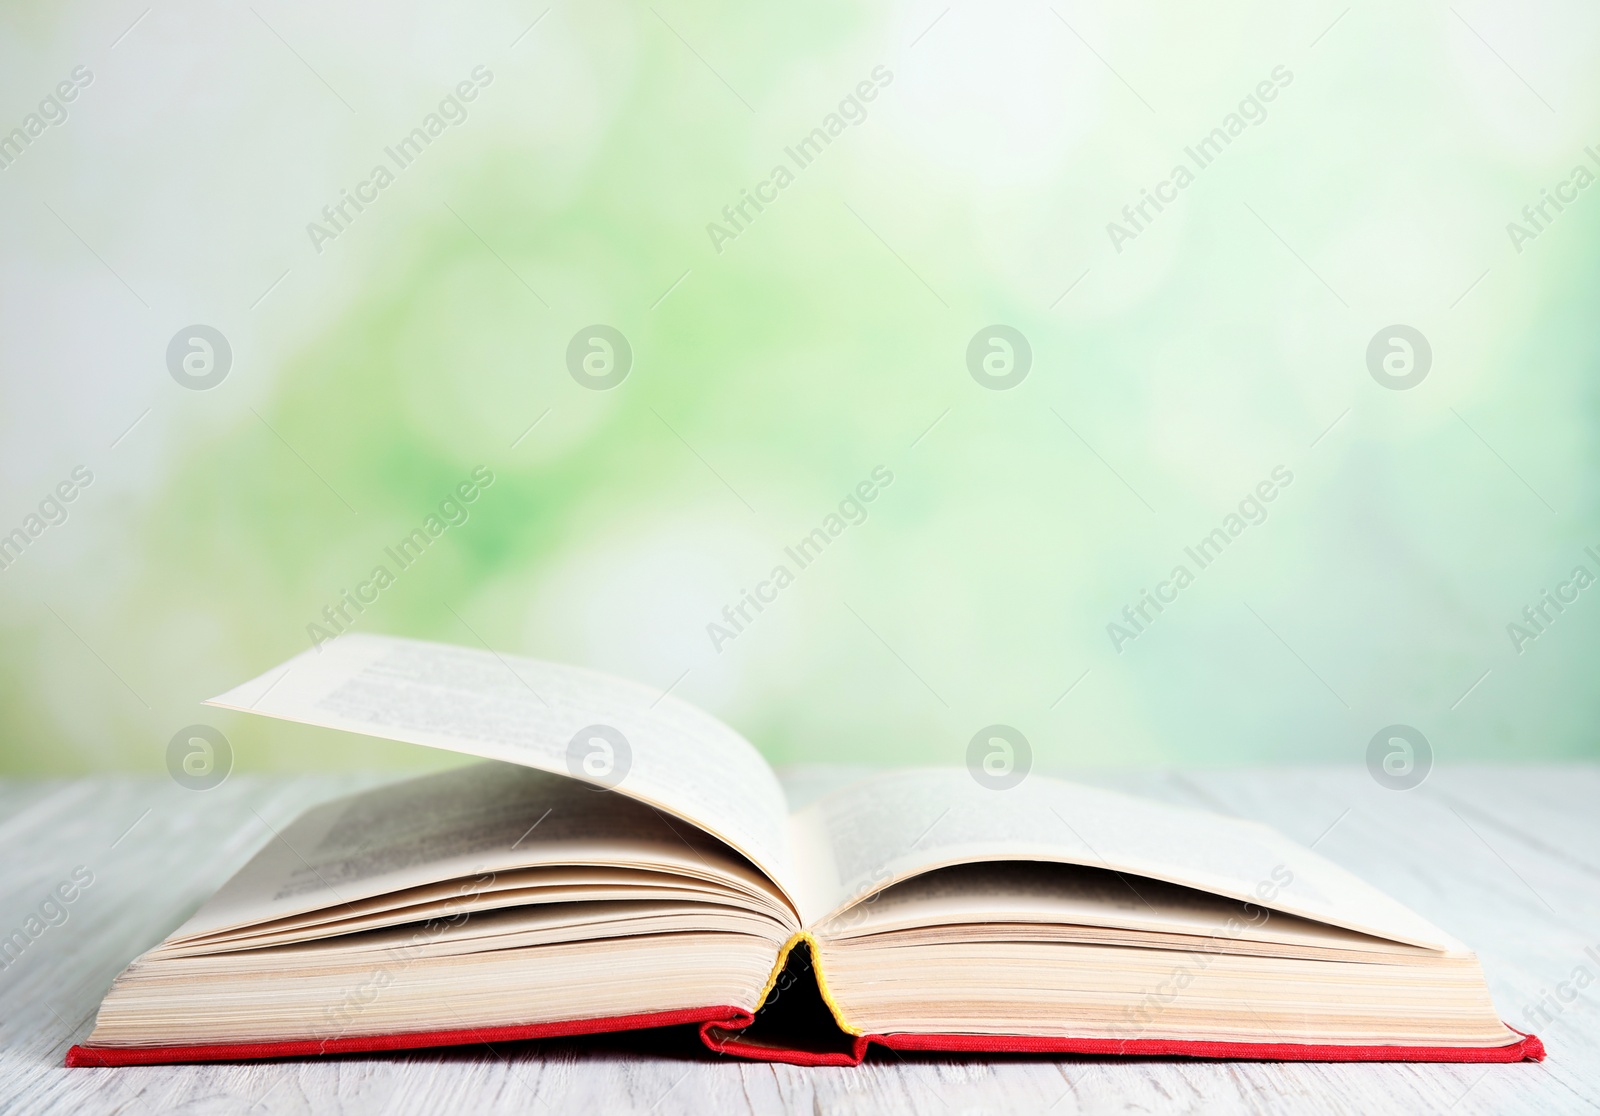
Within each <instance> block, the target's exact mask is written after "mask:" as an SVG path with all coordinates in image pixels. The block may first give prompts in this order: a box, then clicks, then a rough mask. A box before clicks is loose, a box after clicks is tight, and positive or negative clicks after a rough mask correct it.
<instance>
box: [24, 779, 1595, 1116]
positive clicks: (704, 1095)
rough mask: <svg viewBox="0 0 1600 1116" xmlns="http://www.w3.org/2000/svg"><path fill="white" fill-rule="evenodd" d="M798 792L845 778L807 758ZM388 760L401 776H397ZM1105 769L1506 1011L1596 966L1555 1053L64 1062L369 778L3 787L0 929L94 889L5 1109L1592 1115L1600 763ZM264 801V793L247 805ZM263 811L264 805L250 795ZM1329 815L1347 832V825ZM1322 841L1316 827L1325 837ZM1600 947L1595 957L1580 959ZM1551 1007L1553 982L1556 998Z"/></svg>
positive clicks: (48, 951) (75, 908) (676, 1038)
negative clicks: (107, 1002)
mask: <svg viewBox="0 0 1600 1116" xmlns="http://www.w3.org/2000/svg"><path fill="white" fill-rule="evenodd" d="M790 775H791V778H792V784H791V785H793V786H794V787H795V789H796V790H797V791H801V792H802V793H803V789H802V788H805V787H815V786H819V785H821V784H822V783H824V782H827V781H829V780H830V779H831V778H833V775H834V773H830V772H818V771H810V772H807V771H803V770H802V771H796V772H791V773H790ZM392 777H393V776H384V778H392ZM1078 777H1079V778H1081V779H1082V780H1083V781H1085V782H1093V783H1098V784H1100V785H1104V786H1111V787H1116V788H1118V789H1122V790H1129V791H1133V792H1136V793H1142V794H1146V795H1149V796H1151V797H1156V798H1161V799H1166V800H1169V801H1173V802H1179V803H1184V804H1188V805H1195V806H1202V807H1206V808H1209V809H1213V810H1218V811H1222V812H1226V813H1232V814H1238V815H1241V816H1244V817H1248V818H1253V819H1256V820H1260V821H1264V822H1267V823H1269V824H1271V825H1274V826H1276V827H1278V828H1279V829H1280V830H1282V831H1283V832H1285V833H1287V834H1289V835H1290V836H1291V837H1294V838H1296V839H1297V840H1300V841H1301V842H1303V843H1306V844H1310V843H1312V842H1314V841H1315V842H1317V850H1318V851H1319V852H1321V853H1323V854H1325V855H1327V856H1328V857H1330V858H1331V859H1333V860H1335V861H1338V862H1340V863H1342V864H1344V865H1345V866H1346V867H1348V868H1350V869H1351V870H1353V871H1355V872H1356V873H1358V874H1359V875H1361V876H1363V877H1364V878H1366V879H1368V880H1369V881H1371V882H1372V883H1374V884H1376V885H1377V886H1379V887H1381V888H1383V889H1385V890H1387V891H1389V892H1390V893H1391V894H1394V895H1396V896H1398V897H1400V898H1401V899H1402V900H1404V901H1405V902H1407V903H1408V904H1409V905H1411V906H1413V907H1415V908H1416V909H1417V910H1418V911H1420V912H1421V913H1422V914H1423V915H1425V916H1426V917H1428V918H1430V919H1432V920H1433V921H1434V922H1436V923H1438V924H1439V925H1440V926H1442V927H1444V928H1445V929H1446V930H1448V931H1450V932H1452V933H1454V934H1455V935H1456V936H1457V937H1459V938H1461V939H1462V940H1464V941H1466V942H1467V943H1469V944H1470V945H1472V946H1473V947H1474V948H1475V949H1476V950H1477V951H1478V953H1479V956H1480V957H1481V958H1482V960H1483V965H1484V968H1485V970H1486V972H1487V974H1488V977H1489V984H1490V988H1491V990H1492V992H1493V995H1494V998H1495V1003H1496V1005H1497V1006H1498V1007H1499V1009H1500V1013H1501V1016H1502V1018H1504V1019H1505V1020H1506V1021H1507V1022H1509V1023H1511V1024H1512V1025H1514V1026H1517V1027H1520V1028H1522V1029H1524V1030H1527V1029H1529V1017H1528V1014H1527V1013H1528V1009H1529V1008H1531V1007H1532V1006H1533V1005H1534V1004H1535V1003H1536V1001H1537V1000H1538V998H1539V997H1540V996H1541V994H1542V993H1544V992H1546V991H1550V992H1552V993H1553V992H1555V991H1556V990H1557V989H1558V984H1559V982H1561V981H1563V980H1567V979H1568V978H1569V977H1571V976H1572V974H1573V972H1574V970H1575V969H1576V968H1578V967H1579V966H1584V967H1586V969H1587V971H1588V972H1589V974H1590V975H1591V976H1593V977H1594V978H1595V983H1593V984H1592V985H1590V986H1589V987H1587V988H1586V989H1584V990H1582V991H1581V992H1577V989H1576V987H1575V986H1571V985H1569V986H1568V987H1567V989H1566V991H1568V992H1575V993H1576V996H1575V998H1574V999H1573V1000H1572V1001H1571V1002H1570V1003H1567V1004H1564V1005H1559V1006H1560V1010H1559V1012H1558V1013H1556V1014H1555V1018H1554V1020H1553V1022H1550V1023H1548V1024H1545V1023H1540V1024H1539V1025H1538V1027H1537V1030H1538V1033H1539V1034H1540V1037H1541V1038H1543V1040H1544V1041H1545V1044H1546V1046H1547V1047H1548V1049H1549V1054H1550V1056H1549V1059H1548V1060H1547V1061H1545V1062H1544V1063H1542V1064H1537V1065H1535V1064H1531V1063H1524V1064H1520V1065H1496V1066H1471V1065H1388V1064H1380V1065H1309V1064H1298V1065H1285V1064H1252V1063H1243V1062H1198V1061H1191V1060H1181V1059H1146V1060H1133V1061H1116V1060H1112V1059H1103V1058H1080V1057H1073V1058H1037V1057H1008V1058H1002V1059H994V1058H947V1057H926V1056H900V1055H895V1054H893V1053H883V1052H879V1053H876V1054H874V1055H873V1057H872V1058H871V1059H870V1060H869V1061H868V1062H867V1064H865V1065H862V1066H860V1067H855V1068H823V1069H803V1068H798V1067H794V1066H774V1065H765V1064H756V1063H740V1062H733V1061H729V1060H725V1059H718V1058H714V1057H712V1056H710V1055H708V1054H706V1053H704V1052H703V1051H701V1050H700V1048H699V1046H698V1043H697V1042H696V1041H694V1040H693V1039H692V1037H684V1036H681V1035H668V1036H662V1035H659V1034H652V1035H633V1036H618V1037H605V1038H599V1039H586V1040H581V1041H580V1040H565V1041H559V1042H554V1041H553V1042H542V1043H512V1044H506V1045H502V1046H496V1047H493V1048H490V1047H485V1046H477V1047H463V1048H458V1049H451V1050H443V1051H423V1052H408V1053H399V1054H389V1055H382V1056H359V1057H357V1056H347V1057H340V1058H333V1059H327V1060H322V1061H309V1060H306V1061H282V1062H271V1063H258V1064H243V1065H201V1066H159V1067H139V1068H125V1069H74V1070H69V1069H65V1068H64V1067H63V1065H62V1058H63V1056H64V1055H65V1053H66V1050H67V1047H68V1046H69V1045H71V1044H72V1043H74V1042H78V1041H81V1040H82V1039H83V1038H84V1036H85V1035H86V1034H87V1033H88V1030H89V1027H90V1024H91V1023H92V1020H93V1017H94V1012H95V1009H96V1007H97V1006H98V1004H99V1001H100V997H101V996H102V995H103V994H104V993H105V990H106V988H107V986H108V985H109V984H110V982H111V979H112V977H114V976H115V975H116V974H117V973H118V972H119V971H120V970H121V969H122V968H123V967H124V966H125V965H126V964H127V963H128V962H129V961H130V960H132V959H133V957H134V956H135V955H137V954H138V953H140V952H141V951H143V950H145V949H147V948H148V947H150V946H151V945H153V944H155V943H156V942H158V941H159V940H161V938H162V937H164V936H165V935H166V934H167V933H168V932H170V931H171V930H172V929H173V928H174V927H176V926H177V925H178V924H179V923H180V922H182V921H183V919H184V918H185V917H186V916H187V915H188V914H189V912H191V911H192V910H193V909H194V908H195V907H196V906H197V905H198V904H199V903H200V902H201V901H203V900H204V899H205V898H206V897H207V896H208V895H209V894H210V893H211V892H212V891H213V890H215V888H216V887H217V886H218V885H219V884H221V883H222V881H223V880H225V879H226V878H227V877H228V875H229V874H230V873H232V872H233V871H234V870H235V869H236V868H238V867H239V865H240V864H242V863H243V862H244V860H246V859H247V858H248V857H249V856H250V855H251V854H252V853H253V852H254V851H255V850H256V849H257V848H258V847H260V846H261V845H262V844H264V843H265V842H266V841H267V840H268V839H269V838H270V833H269V831H268V829H267V828H266V826H267V824H271V825H272V826H273V827H275V828H277V827H281V826H282V824H283V823H285V822H288V821H289V820H291V819H292V818H293V817H294V816H295V815H296V814H298V813H299V812H300V811H301V810H302V809H304V808H305V807H306V806H307V805H309V804H310V803H312V802H315V801H318V800H321V799H324V798H328V797H331V796H333V795H335V794H339V793H343V792H345V791H347V790H349V789H353V788H355V787H359V786H363V785H368V784H370V783H371V782H373V781H374V779H375V777H372V776H364V777H363V776H299V777H260V776H257V777H245V776H239V775H236V776H234V777H233V778H231V779H229V780H228V781H227V782H225V783H224V784H223V785H222V786H220V787H218V788H216V789H214V790H210V791H204V792H198V791H190V790H185V789H183V788H181V787H178V786H176V785H175V784H173V783H172V782H171V781H170V780H168V779H165V778H160V779H155V778H150V779H146V778H135V777H110V778H92V779H80V780H72V781H57V782H25V781H10V782H0V850H3V855H0V935H3V934H9V933H10V932H11V931H12V930H13V929H16V928H17V927H19V926H21V924H22V923H23V920H25V919H26V918H27V917H28V914H29V913H30V912H32V911H35V910H37V909H38V906H39V904H40V902H41V901H42V900H44V899H45V898H46V897H47V896H48V895H49V893H50V891H51V889H52V888H53V887H54V886H55V885H56V884H57V883H58V882H59V881H61V880H62V879H65V878H67V876H68V874H69V873H70V872H71V871H72V870H73V868H74V867H75V866H77V865H85V866H87V867H88V868H89V869H90V870H91V871H92V872H93V873H94V883H93V884H92V885H91V886H90V887H89V888H88V889H87V890H86V891H84V892H83V893H82V895H81V896H79V897H78V899H77V900H76V901H75V902H74V903H73V904H71V906H70V907H69V908H68V918H67V920H66V921H65V922H64V923H62V924H60V925H58V926H52V927H50V928H49V929H48V930H47V931H46V932H45V933H44V934H43V935H41V936H40V937H39V938H38V939H37V940H35V941H33V942H32V943H31V945H29V947H28V948H27V949H26V950H25V951H24V952H23V953H22V955H21V956H20V957H19V958H18V959H17V960H16V961H15V962H14V963H13V964H11V965H9V966H8V967H7V968H5V969H4V971H0V1112H7V1113H9V1112H27V1113H34V1112H72V1113H79V1112H84V1113H91V1112H118V1113H145V1112H161V1113H169V1112H188V1113H207V1114H221V1113H248V1112H253V1113H267V1112H352V1113H355V1112H374V1113H378V1112H382V1113H396V1114H401V1113H435V1112H451V1111H459V1112H470V1113H474V1114H484V1116H487V1114H490V1113H502V1112H503V1113H553V1112H569V1111H572V1112H578V1111H602V1112H649V1113H662V1114H664V1113H671V1112H697V1113H698V1112H806V1113H814V1112H827V1113H834V1112H839V1113H852V1112H862V1113H868V1112H871V1113H890V1112H920V1113H946V1112H948V1113H967V1112H1008V1113H1009V1112H1050V1113H1053V1114H1056V1116H1065V1114H1068V1113H1076V1112H1089V1113H1101V1112H1160V1113H1178V1112H1314V1113H1335V1112H1352V1113H1372V1112H1405V1113H1426V1112H1439V1113H1444V1112H1450V1113H1472V1112H1486V1113H1487V1112H1496V1113H1499V1112H1539V1113H1551V1112H1580V1111H1581V1112H1589V1111H1594V1110H1596V1109H1597V1108H1600V960H1596V958H1600V767H1595V766H1559V767H1558V766H1538V767H1531V766H1530V767H1453V768H1443V767H1441V768H1439V769H1436V770H1435V771H1434V772H1433V773H1432V774H1431V775H1430V777H1429V779H1428V780H1427V782H1425V783H1424V784H1423V785H1422V786H1420V787H1418V788H1416V789H1413V790H1410V791H1392V790H1385V789H1383V788H1381V787H1379V786H1378V785H1377V784H1376V783H1374V781H1373V780H1372V779H1371V777H1370V776H1369V775H1368V774H1367V772H1366V771H1365V770H1364V769H1360V768H1349V769H1345V768H1339V769H1329V768H1298V769H1281V770H1275V771H1227V772H1223V771H1216V772H1201V771H1192V772H1145V773H1104V772H1102V773H1093V774H1081V775H1079V776H1078ZM252 811H254V812H252ZM257 814H259V815H260V817H259V818H258V817H257V816H256V815H257ZM1330 826H1331V827H1332V828H1331V829H1330V828H1329V827H1330ZM1319 838H1320V840H1319ZM1586 947H1594V948H1595V954H1594V956H1590V955H1587V954H1585V952H1584V950H1585V948H1586ZM1552 1002H1554V1001H1552Z"/></svg>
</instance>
